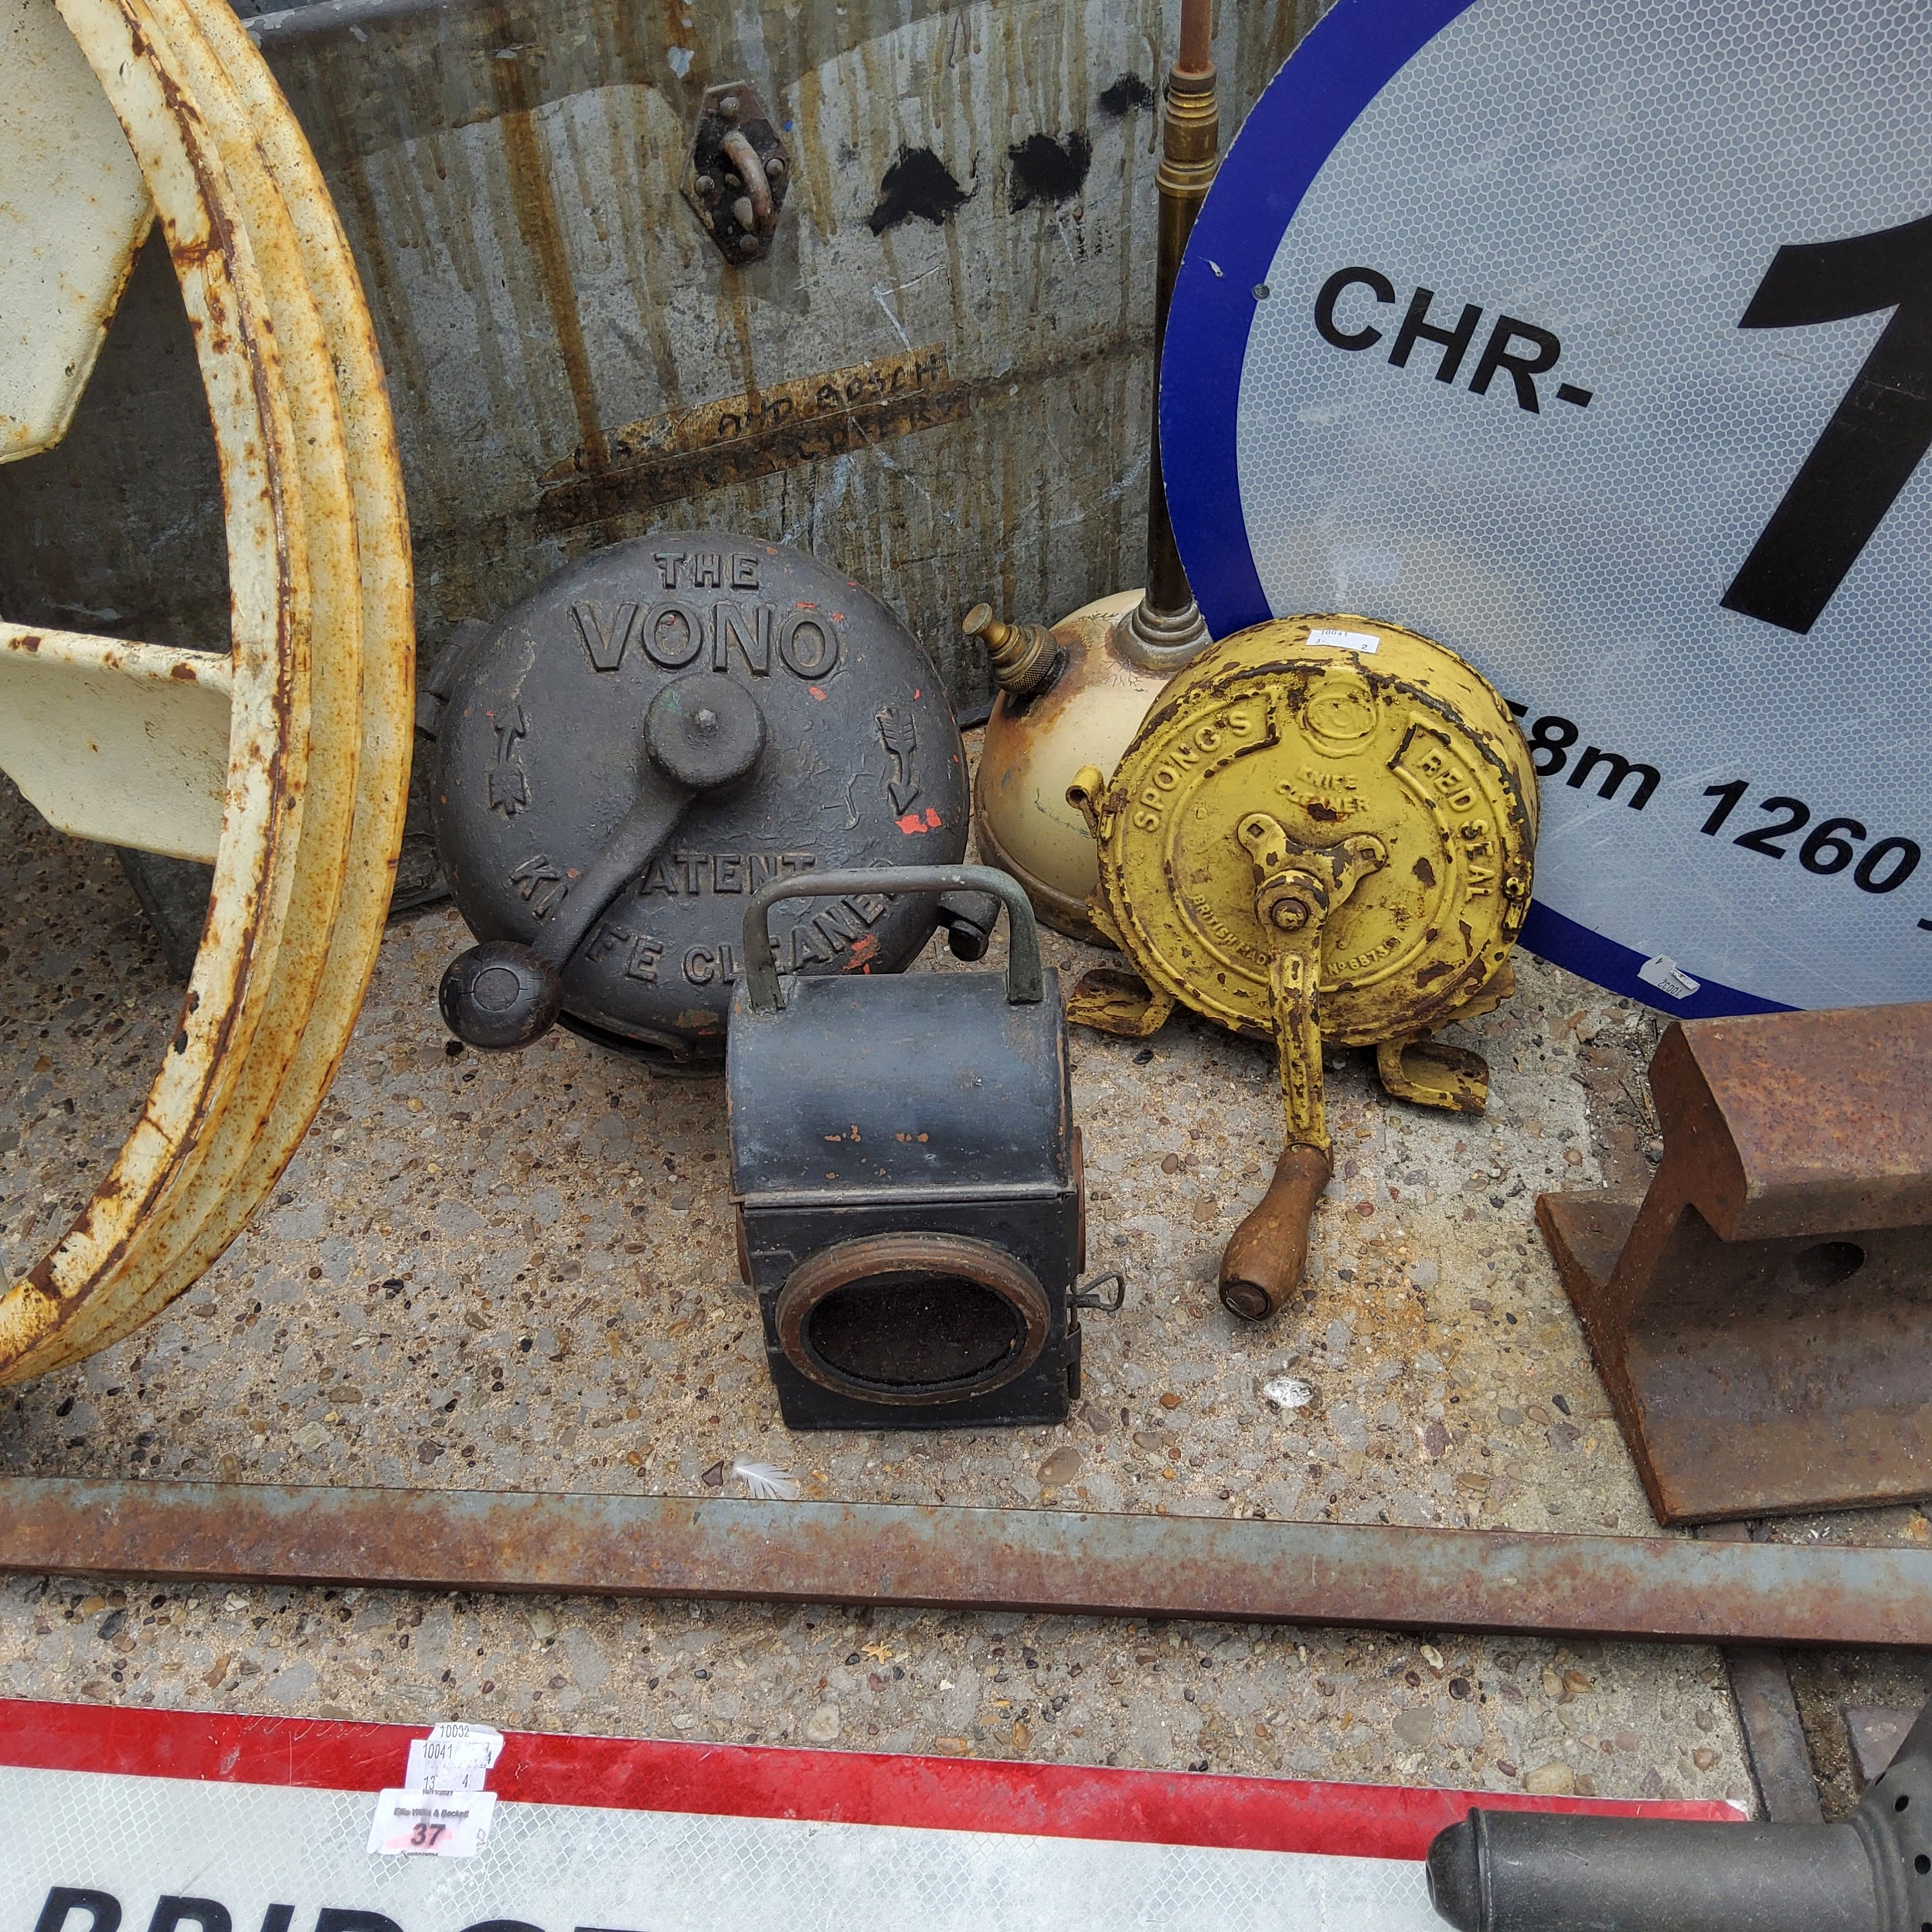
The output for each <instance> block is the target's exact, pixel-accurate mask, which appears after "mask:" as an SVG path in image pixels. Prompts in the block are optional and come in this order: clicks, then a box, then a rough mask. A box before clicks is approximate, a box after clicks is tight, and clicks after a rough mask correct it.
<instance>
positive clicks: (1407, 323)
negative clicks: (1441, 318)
mask: <svg viewBox="0 0 1932 1932" xmlns="http://www.w3.org/2000/svg"><path fill="white" fill-rule="evenodd" d="M1435 299H1436V291H1434V289H1433V288H1418V289H1417V291H1416V292H1415V293H1414V294H1413V295H1412V296H1410V298H1409V312H1408V314H1407V315H1405V316H1403V318H1402V327H1401V328H1400V330H1399V331H1398V332H1396V345H1395V347H1394V348H1393V349H1390V350H1389V361H1390V362H1392V363H1393V364H1394V366H1396V368H1397V369H1406V368H1407V367H1408V366H1409V352H1410V349H1413V348H1414V347H1415V345H1416V343H1417V339H1418V338H1420V340H1421V341H1423V342H1440V343H1441V345H1442V349H1443V356H1442V366H1441V367H1440V369H1437V371H1436V380H1437V382H1438V383H1453V382H1454V380H1455V379H1456V371H1457V370H1458V369H1461V367H1462V359H1463V358H1464V356H1465V355H1468V352H1469V340H1470V338H1471V336H1473V335H1475V332H1476V325H1477V323H1478V322H1479V321H1481V320H1482V311H1481V308H1478V306H1477V305H1476V304H1475V303H1474V302H1466V303H1464V305H1463V311H1462V320H1461V321H1459V322H1458V323H1457V325H1455V327H1454V328H1437V327H1436V325H1435V324H1434V323H1433V322H1432V321H1430V319H1429V304H1430V303H1431V302H1433V301H1434V300H1435Z"/></svg>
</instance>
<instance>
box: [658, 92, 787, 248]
mask: <svg viewBox="0 0 1932 1932" xmlns="http://www.w3.org/2000/svg"><path fill="white" fill-rule="evenodd" d="M790 186H791V158H790V157H789V156H788V155H787V154H786V152H785V145H784V142H783V141H781V139H780V138H778V131H777V128H775V127H774V126H773V125H772V121H771V117H770V115H769V114H767V113H766V112H765V110H764V104H763V103H762V102H760V100H759V98H758V97H757V95H756V94H753V92H752V90H751V89H750V87H747V85H746V83H744V82H743V81H742V80H728V81H726V82H725V83H723V85H721V86H719V87H709V88H707V89H706V90H705V97H704V103H703V105H702V108H701V110H700V111H699V117H698V133H697V138H696V140H695V141H692V145H691V165H690V167H689V169H688V170H687V171H686V172H685V178H684V196H685V200H686V201H688V202H690V204H691V206H692V207H693V208H694V209H696V210H697V214H698V219H699V220H700V221H701V222H702V223H704V225H705V227H706V230H707V232H708V233H709V235H710V236H711V239H712V240H713V241H714V242H716V243H717V244H718V252H719V253H720V254H722V255H723V257H724V258H725V260H726V261H728V262H730V263H731V264H733V266H734V267H740V268H742V267H747V266H748V265H749V264H751V263H753V262H758V261H763V260H764V258H765V257H767V255H769V254H770V253H771V244H772V241H773V239H774V236H776V235H777V232H778V215H779V211H780V210H781V209H782V208H783V207H784V205H785V191H786V190H787V189H788V188H789V187H790Z"/></svg>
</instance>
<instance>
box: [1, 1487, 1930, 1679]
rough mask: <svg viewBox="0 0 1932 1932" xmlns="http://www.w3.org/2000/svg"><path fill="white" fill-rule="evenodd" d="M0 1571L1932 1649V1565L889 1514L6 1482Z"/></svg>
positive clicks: (1694, 1547) (937, 1511)
mask: <svg viewBox="0 0 1932 1932" xmlns="http://www.w3.org/2000/svg"><path fill="white" fill-rule="evenodd" d="M0 1573H12V1574H23V1573H25V1574H36V1575H44V1574H56V1575H63V1576H71V1575H80V1574H86V1575H100V1576H117V1577H141V1578H148V1579H155V1580H165V1581H168V1582H174V1583H183V1582H214V1581H221V1582H229V1583H235V1582H251V1583H300V1584H323V1583H355V1584H359V1585H363V1586H373V1587H390V1588H399V1589H415V1590H489V1591H541V1592H553V1593H556V1594H582V1595H593V1596H634V1597H742V1598H750V1599H757V1600H767V1601H777V1602H789V1603H837V1604H890V1605H900V1606H905V1607H916V1608H920V1609H976V1610H1025V1611H1046V1612H1063V1613H1069V1614H1080V1615H1097V1616H1116V1617H1182V1618H1188V1619H1199V1620H1203V1621H1224V1622H1233V1623H1257V1622H1269V1623H1283V1622H1285V1623H1298V1624H1357V1625H1366V1626H1369V1627H1376V1628H1387V1629H1410V1630H1447V1629H1455V1630H1468V1631H1496V1632H1504V1631H1513V1632H1519V1633H1524V1634H1529V1633H1535V1634H1542V1635H1546V1636H1555V1635H1566V1636H1590V1637H1599V1638H1605V1637H1607V1638H1628V1639H1631V1640H1637V1641H1658V1640H1662V1641H1689V1642H1704V1643H1750V1644H1777V1645H1796V1644H1835V1645H1913V1646H1920V1647H1932V1552H1927V1551H1924V1550H1917V1549H1895V1548H1864V1549H1851V1548H1845V1547H1842V1546H1825V1547H1821V1546H1818V1545H1815V1544H1814V1545H1810V1546H1793V1545H1788V1544H1779V1543H1730V1542H1704V1541H1700V1540H1696V1539H1691V1538H1688V1537H1686V1538H1682V1539H1679V1538H1675V1537H1637V1536H1536V1535H1527V1534H1524V1535H1519V1534H1515V1533H1514V1532H1508V1531H1498V1530H1467V1529H1385V1528H1383V1527H1381V1526H1376V1525H1369V1524H1354V1523H1304V1522H1258V1521H1255V1520H1253V1519H1249V1520H1242V1519H1234V1518H1223V1517H1202V1516H1142V1515H1083V1514H1077V1513H1075V1512H1070V1511H1062V1510H1043V1509H1018V1510H1015V1509H961V1508H955V1507H948V1506H932V1505H907V1504H897V1503H893V1504H886V1503H841V1502H739V1501H736V1500H735V1499H728V1498H719V1499H717V1500H715V1501H713V1500H709V1499H699V1498H686V1497H675V1496H595V1495H530V1494H512V1493H499V1492H485V1491H477V1490H441V1491H436V1490H430V1491H424V1490H412V1489H356V1488H293V1487H289V1488H278V1487H272V1486H268V1485H262V1486H259V1487H256V1486H250V1485H227V1484H216V1483H175V1482H144V1481H135V1482H93V1481H84V1480H80V1479H77V1478H53V1477H17V1478H12V1479H11V1480H9V1481H6V1482H5V1483H4V1484H0Z"/></svg>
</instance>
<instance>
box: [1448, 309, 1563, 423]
mask: <svg viewBox="0 0 1932 1932" xmlns="http://www.w3.org/2000/svg"><path fill="white" fill-rule="evenodd" d="M1518 338H1520V339H1521V340H1522V341H1523V342H1532V343H1534V344H1535V345H1536V353H1535V354H1534V355H1511V354H1510V352H1509V345H1510V343H1511V342H1512V341H1513V340H1516V339H1518ZM1562 353H1563V344H1562V343H1561V342H1558V341H1557V339H1556V337H1555V336H1553V335H1551V334H1550V332H1549V330H1548V329H1546V328H1537V327H1536V325H1535V323H1533V322H1519V321H1517V320H1516V318H1515V316H1513V315H1498V317H1497V318H1496V326H1495V328H1493V329H1492V330H1491V331H1490V332H1489V342H1488V347H1487V348H1485V349H1484V350H1483V352H1482V359H1481V361H1480V362H1478V363H1477V364H1476V372H1475V375H1473V376H1471V377H1470V379H1469V393H1470V394H1471V396H1487V395H1488V393H1489V379H1490V377H1491V376H1494V375H1495V372H1497V370H1498V369H1508V370H1509V373H1510V374H1511V375H1512V376H1513V377H1514V378H1515V383H1516V406H1517V407H1518V408H1519V409H1526V410H1529V413H1530V414H1531V415H1532V416H1540V415H1541V414H1542V413H1543V408H1542V406H1541V405H1540V404H1539V403H1538V402H1537V400H1536V384H1535V383H1534V382H1532V380H1531V378H1532V376H1540V375H1542V373H1543V371H1544V370H1545V369H1553V368H1554V367H1555V366H1556V358H1557V357H1558V356H1559V355H1561V354H1562ZM1566 400H1567V399H1566Z"/></svg>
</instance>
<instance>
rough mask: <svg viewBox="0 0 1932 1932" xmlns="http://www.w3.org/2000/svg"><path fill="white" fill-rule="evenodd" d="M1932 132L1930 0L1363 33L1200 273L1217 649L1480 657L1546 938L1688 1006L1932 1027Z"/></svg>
mask: <svg viewBox="0 0 1932 1932" xmlns="http://www.w3.org/2000/svg"><path fill="white" fill-rule="evenodd" d="M1928 99H1932V19H1929V18H1928V15H1927V10H1926V8H1925V5H1924V3H1923V0H1829V4H1822V3H1821V0H1340V3H1339V4H1338V5H1336V6H1335V8H1334V9H1333V10H1332V12H1330V13H1329V14H1328V15H1327V16H1326V17H1325V19H1323V20H1322V21H1321V23H1320V25H1319V26H1317V27H1316V28H1315V29H1314V30H1313V32H1311V33H1310V35H1309V36H1308V38H1307V39H1306V40H1305V41H1304V43H1302V45H1301V47H1300V48H1299V49H1298V50H1297V51H1296V53H1294V56H1293V57H1292V58H1291V60H1289V61H1288V63H1287V65H1286V66H1284V68H1283V70H1282V71H1281V73H1280V74H1279V75H1278V76H1277V78H1276V79H1275V80H1274V83H1273V84H1272V85H1271V86H1270V88H1269V90H1267V93H1266V94H1264V97H1262V99H1261V100H1260V103H1259V104H1258V105H1257V107H1256V108H1255V109H1254V111H1253V114H1251V115H1250V117H1249V118H1248V121H1247V124H1246V125H1245V126H1244V127H1243V128H1242V130H1241V131H1240V135H1239V137H1238V138H1236V141H1235V142H1234V143H1233V146H1232V148H1230V151H1229V153H1228V155H1227V157H1226V160H1225V162H1223V166H1222V168H1221V172H1220V175H1219V179H1217V180H1216V183H1215V185H1214V187H1213V189H1212V191H1211V192H1210V193H1209V196H1208V199H1207V202H1206V206H1205V207H1204V208H1203V209H1202V213H1201V216H1200V219H1199V223H1198V224H1197V226H1196V229H1195V231H1194V236H1193V239H1192V242H1191V243H1189V249H1188V253H1187V257H1186V260H1185V264H1184V266H1183V267H1182V274H1181V277H1180V281H1179V284H1178V287H1177V290H1176V293H1175V304H1174V310H1173V315H1172V322H1171V325H1170V327H1169V329H1168V338H1167V340H1168V348H1167V352H1166V356H1165V362H1164V365H1163V368H1162V454H1163V462H1164V465H1165V471H1166V475H1167V479H1168V492H1169V495H1170V498H1171V502H1172V513H1173V519H1174V526H1175V532H1176V534H1177V536H1178V537H1179V542H1180V546H1181V551H1182V558H1183V560H1184V561H1185V564H1186V566H1187V570H1188V573H1189V577H1190V579H1191V580H1192V583H1193V585H1194V588H1195V593H1196V596H1197V597H1198V598H1199V601H1200V604H1201V607H1202V611H1203V614H1205V615H1206V618H1207V621H1208V623H1209V627H1210V628H1212V629H1213V631H1214V632H1215V634H1216V635H1217V636H1221V635H1225V634H1226V633H1228V632H1229V631H1234V630H1238V629H1240V628H1242V627H1243V626H1244V625H1247V624H1253V623H1255V622H1257V621H1259V620H1260V619H1261V618H1263V617H1267V615H1269V614H1270V613H1273V614H1284V615H1285V614H1291V613H1295V612H1301V611H1331V610H1335V611H1355V612H1360V613H1362V614H1364V615H1366V616H1369V617H1379V618H1382V619H1384V620H1387V621H1394V622H1396V623H1400V624H1410V625H1413V626H1414V627H1415V628H1417V629H1419V630H1420V631H1423V632H1425V633H1426V634H1428V635H1430V636H1432V637H1434V638H1438V639H1440V641H1442V642H1443V643H1444V644H1447V645H1449V646H1451V648H1453V649H1454V650H1456V651H1460V652H1461V654H1462V655H1464V656H1466V657H1467V658H1469V659H1470V660H1471V662H1473V663H1475V665H1477V666H1478V668H1480V669H1481V670H1482V671H1483V672H1485V674H1486V675H1488V677H1489V678H1490V679H1491V680H1492V682H1494V683H1495V685H1497V686H1498V689H1501V691H1502V692H1503V694H1504V696H1505V697H1507V698H1508V699H1510V700H1511V702H1512V707H1513V708H1515V709H1516V710H1517V711H1518V713H1519V716H1520V717H1521V719H1522V725H1523V729H1524V730H1525V732H1526V734H1527V736H1528V737H1529V742H1530V743H1531V745H1532V747H1534V749H1535V752H1536V763H1537V766H1538V769H1539V771H1540V772H1541V774H1542V779H1543V834H1542V838H1541V842H1540V843H1539V847H1538V851H1537V859H1536V867H1537V876H1536V900H1537V904H1536V908H1535V909H1534V910H1532V913H1531V916H1530V920H1529V925H1528V927H1526V930H1525V933H1524V941H1525V943H1526V944H1527V945H1528V946H1529V947H1531V948H1532V950H1533V951H1536V952H1539V953H1541V954H1544V955H1545V956H1546V957H1549V958H1551V959H1553V960H1556V961H1558V962H1559V963H1560V964H1563V965H1565V966H1567V967H1569V968H1572V969H1573V971H1577V972H1579V973H1581V974H1583V975H1586V976H1587V977H1588V978H1591V979H1594V980H1596V981H1598V982H1600V984H1602V985H1605V986H1607V987H1609V988H1612V989H1614V991H1616V992H1621V993H1624V994H1627V995H1631V996H1633V997H1634V998H1639V999H1642V1000H1645V1001H1647V1002H1648V1003H1649V1004H1651V1005H1654V1006H1658V1007H1661V1008H1662V1009H1665V1010H1666V1011H1668V1012H1675V1013H1678V1014H1681V1015H1708V1014H1717V1013H1736V1012H1754V1011H1760V1010H1763V1009H1766V1008H1768V1007H1776V1006H1805V1007H1809V1006H1834V1005H1867V1004H1876V1003H1883V1002H1889V1001H1897V1000H1906V999H1915V998H1917V999H1923V998H1928V997H1932V757H1929V756H1928V744H1932V596H1929V595H1928V592H1929V591H1932V464H1928V463H1927V462H1926V461H1924V460H1923V459H1924V458H1925V456H1926V453H1927V445H1928V444H1929V443H1932V114H1927V111H1926V110H1925V104H1926V102H1927V100H1928Z"/></svg>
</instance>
